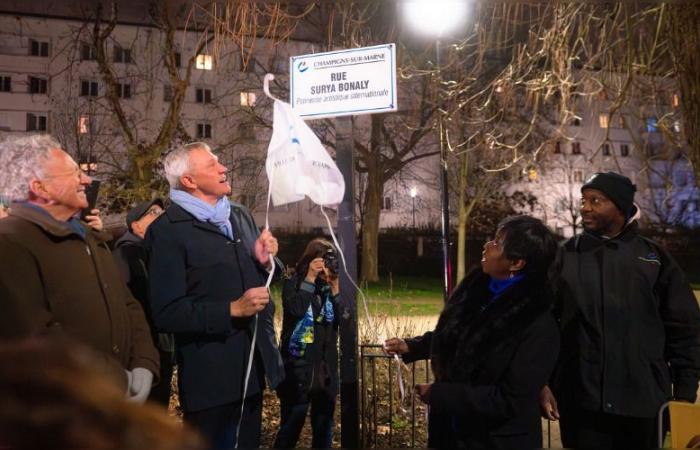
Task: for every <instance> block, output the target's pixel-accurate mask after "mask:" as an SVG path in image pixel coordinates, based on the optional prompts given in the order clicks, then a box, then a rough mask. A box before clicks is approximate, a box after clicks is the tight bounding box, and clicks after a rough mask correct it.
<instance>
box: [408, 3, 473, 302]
mask: <svg viewBox="0 0 700 450" xmlns="http://www.w3.org/2000/svg"><path fill="white" fill-rule="evenodd" d="M403 12H404V17H405V19H406V21H407V22H408V23H409V25H410V26H411V27H412V28H413V29H414V30H416V31H418V32H420V33H423V34H427V35H431V36H433V37H434V38H435V62H436V69H437V70H436V72H437V86H438V87H437V97H438V100H442V91H441V89H440V84H441V82H442V74H441V72H440V69H441V65H442V64H441V63H442V61H441V54H440V53H441V50H440V49H441V45H440V40H441V38H442V37H443V35H444V34H445V33H449V32H450V31H454V30H455V29H457V27H458V26H459V25H460V24H462V22H463V20H464V18H465V17H466V14H467V1H466V0H407V1H405V2H404V3H403ZM437 112H438V127H437V128H438V134H439V144H440V206H441V210H442V214H441V224H440V225H441V234H442V236H441V237H442V238H441V244H442V259H443V276H444V289H443V296H444V300H445V302H447V297H448V296H449V294H450V292H451V291H452V263H451V261H450V210H449V193H448V189H447V188H448V186H447V147H446V145H445V126H444V112H443V110H442V108H440V107H438V108H437Z"/></svg>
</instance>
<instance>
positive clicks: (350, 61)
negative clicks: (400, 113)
mask: <svg viewBox="0 0 700 450" xmlns="http://www.w3.org/2000/svg"><path fill="white" fill-rule="evenodd" d="M289 69H290V74H291V76H290V104H291V105H292V108H294V110H295V111H296V112H297V113H298V114H299V115H300V116H302V117H304V118H305V119H320V118H324V117H338V116H349V115H355V114H373V113H381V112H389V111H396V110H397V105H396V46H395V45H394V44H384V45H376V46H373V47H363V48H353V49H348V50H339V51H333V52H326V53H314V54H310V55H301V56H292V57H291V58H289Z"/></svg>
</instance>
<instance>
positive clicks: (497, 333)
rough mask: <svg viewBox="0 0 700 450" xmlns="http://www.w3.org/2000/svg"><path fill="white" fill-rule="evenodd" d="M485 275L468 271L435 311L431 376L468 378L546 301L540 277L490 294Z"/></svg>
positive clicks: (543, 309)
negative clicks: (495, 295)
mask: <svg viewBox="0 0 700 450" xmlns="http://www.w3.org/2000/svg"><path fill="white" fill-rule="evenodd" d="M488 284H489V277H488V275H485V274H484V273H483V272H482V271H481V270H476V271H474V272H472V273H471V274H470V275H469V276H468V277H467V278H466V279H465V280H464V281H463V282H462V283H461V284H460V285H459V287H457V289H456V290H455V291H454V293H453V294H452V296H451V297H450V300H449V302H448V305H447V306H446V307H445V310H444V311H443V312H442V314H441V315H440V319H439V320H438V324H437V327H436V328H435V333H434V335H433V342H434V345H433V354H432V355H431V359H432V365H433V370H434V371H435V376H436V379H438V380H441V381H469V380H470V379H471V377H472V375H473V374H474V371H475V370H476V369H477V368H478V367H479V366H480V363H481V362H483V360H484V359H485V358H486V357H488V356H489V355H491V354H493V353H494V352H498V351H499V346H500V344H502V343H504V342H507V341H511V340H513V339H518V336H519V335H520V334H521V333H522V332H523V331H524V330H525V329H526V328H527V327H529V326H530V325H531V324H532V323H533V322H534V321H535V320H536V319H537V318H538V317H539V316H541V315H542V314H544V313H545V312H547V311H548V310H549V309H550V307H551V304H552V294H551V291H550V289H549V287H548V283H547V282H546V281H545V280H542V279H540V280H538V279H532V278H530V277H528V278H525V279H523V280H522V281H520V282H518V283H516V284H514V285H513V286H511V287H510V288H508V289H507V290H506V291H505V292H503V294H501V296H499V297H498V298H496V299H495V300H492V301H491V300H490V299H491V295H490V293H489V288H488Z"/></svg>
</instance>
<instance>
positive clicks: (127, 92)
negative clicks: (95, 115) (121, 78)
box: [117, 83, 131, 98]
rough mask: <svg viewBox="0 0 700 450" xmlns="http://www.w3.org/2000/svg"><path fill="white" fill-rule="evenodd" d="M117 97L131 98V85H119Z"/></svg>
mask: <svg viewBox="0 0 700 450" xmlns="http://www.w3.org/2000/svg"><path fill="white" fill-rule="evenodd" d="M117 95H118V96H119V98H131V83H118V84H117Z"/></svg>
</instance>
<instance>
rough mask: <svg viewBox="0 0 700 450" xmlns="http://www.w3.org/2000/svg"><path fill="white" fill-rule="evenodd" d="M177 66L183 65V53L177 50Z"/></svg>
mask: <svg viewBox="0 0 700 450" xmlns="http://www.w3.org/2000/svg"><path fill="white" fill-rule="evenodd" d="M175 67H182V53H180V52H175Z"/></svg>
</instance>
